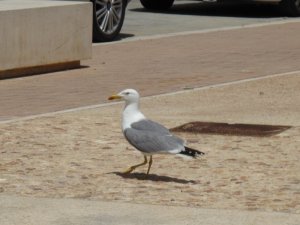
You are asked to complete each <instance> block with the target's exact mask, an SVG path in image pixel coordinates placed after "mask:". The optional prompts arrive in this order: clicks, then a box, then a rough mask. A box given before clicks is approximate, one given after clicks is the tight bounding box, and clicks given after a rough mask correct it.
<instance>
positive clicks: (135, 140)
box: [124, 128, 184, 154]
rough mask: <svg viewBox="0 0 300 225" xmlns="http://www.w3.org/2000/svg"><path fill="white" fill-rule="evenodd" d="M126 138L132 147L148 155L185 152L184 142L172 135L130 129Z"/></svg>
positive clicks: (125, 132)
mask: <svg viewBox="0 0 300 225" xmlns="http://www.w3.org/2000/svg"><path fill="white" fill-rule="evenodd" d="M124 136H125V137H126V139H127V141H128V142H129V143H130V144H131V145H133V146H134V147H135V148H137V149H138V150H140V151H142V152H144V153H148V154H152V153H168V152H172V153H179V152H180V151H182V150H184V141H183V140H182V139H180V138H178V137H176V136H173V135H171V134H170V133H168V134H162V133H159V132H155V131H150V130H138V129H134V128H128V129H126V130H125V131H124Z"/></svg>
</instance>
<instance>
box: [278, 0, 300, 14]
mask: <svg viewBox="0 0 300 225" xmlns="http://www.w3.org/2000/svg"><path fill="white" fill-rule="evenodd" d="M280 6H281V8H282V10H283V11H284V13H285V14H286V15H288V16H300V0H282V1H281V2H280Z"/></svg>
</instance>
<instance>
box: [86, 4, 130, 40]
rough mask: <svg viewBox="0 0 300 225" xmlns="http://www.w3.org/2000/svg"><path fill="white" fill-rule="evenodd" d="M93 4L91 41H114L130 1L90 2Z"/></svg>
mask: <svg viewBox="0 0 300 225" xmlns="http://www.w3.org/2000/svg"><path fill="white" fill-rule="evenodd" d="M90 1H91V2H92V3H93V41H94V42H107V41H112V40H114V39H115V38H116V37H117V36H118V35H119V33H120V31H121V29H122V26H123V22H124V18H125V10H126V7H127V4H128V3H129V1H130V0H90Z"/></svg>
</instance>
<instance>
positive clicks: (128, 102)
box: [108, 89, 204, 175]
mask: <svg viewBox="0 0 300 225" xmlns="http://www.w3.org/2000/svg"><path fill="white" fill-rule="evenodd" d="M115 99H122V100H124V101H125V107H124V110H123V114H122V132H123V134H124V136H125V138H126V140H127V141H128V142H129V143H130V144H131V145H132V146H133V147H135V148H136V149H137V150H139V151H140V152H141V153H142V154H143V155H144V161H143V162H142V163H139V164H137V165H133V166H131V167H129V168H128V169H127V170H126V171H124V174H129V173H131V172H132V171H133V170H135V169H136V168H138V167H140V166H143V165H146V164H147V163H148V159H147V157H149V165H148V170H147V175H148V174H149V172H150V168H151V165H152V155H154V154H176V155H179V156H185V157H188V158H197V157H198V156H200V155H204V152H201V151H198V150H195V149H192V148H189V147H186V146H185V141H184V140H183V139H181V138H179V137H177V136H175V135H173V134H171V133H170V131H169V130H168V129H167V128H166V127H164V126H163V125H161V124H159V123H157V122H154V121H152V120H149V119H147V118H146V117H145V116H144V114H143V113H142V112H141V111H140V109H139V100H140V95H139V93H138V92H137V91H136V90H134V89H126V90H123V91H121V92H120V93H118V94H116V95H112V96H110V97H109V98H108V100H115Z"/></svg>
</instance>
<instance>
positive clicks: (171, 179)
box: [111, 172, 197, 184]
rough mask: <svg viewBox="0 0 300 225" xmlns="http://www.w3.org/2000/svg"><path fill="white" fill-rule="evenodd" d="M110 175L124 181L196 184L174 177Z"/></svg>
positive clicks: (140, 174) (139, 174)
mask: <svg viewBox="0 0 300 225" xmlns="http://www.w3.org/2000/svg"><path fill="white" fill-rule="evenodd" d="M111 173H112V174H115V175H117V176H120V177H122V178H124V179H136V180H151V181H157V182H173V183H179V184H197V182H196V181H194V180H186V179H180V178H176V177H169V176H161V175H156V174H148V175H147V174H145V173H128V174H125V173H121V172H111Z"/></svg>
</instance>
